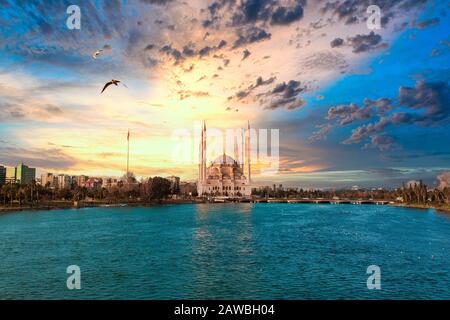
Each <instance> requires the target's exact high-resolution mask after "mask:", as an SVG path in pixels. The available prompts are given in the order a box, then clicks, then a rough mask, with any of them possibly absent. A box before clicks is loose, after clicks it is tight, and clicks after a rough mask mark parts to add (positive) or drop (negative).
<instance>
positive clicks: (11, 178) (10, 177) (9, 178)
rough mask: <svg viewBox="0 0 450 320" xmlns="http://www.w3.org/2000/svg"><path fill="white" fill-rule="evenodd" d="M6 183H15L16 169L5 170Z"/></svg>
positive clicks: (8, 168)
mask: <svg viewBox="0 0 450 320" xmlns="http://www.w3.org/2000/svg"><path fill="white" fill-rule="evenodd" d="M5 180H6V181H5V182H6V183H16V168H15V167H7V168H6V179H5Z"/></svg>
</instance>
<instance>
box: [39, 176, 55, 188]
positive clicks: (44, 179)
mask: <svg viewBox="0 0 450 320" xmlns="http://www.w3.org/2000/svg"><path fill="white" fill-rule="evenodd" d="M41 185H42V186H44V187H49V188H56V187H57V186H58V176H56V175H54V174H53V173H51V172H47V173H44V174H42V175H41Z"/></svg>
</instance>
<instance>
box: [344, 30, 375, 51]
mask: <svg viewBox="0 0 450 320" xmlns="http://www.w3.org/2000/svg"><path fill="white" fill-rule="evenodd" d="M381 40H382V38H381V36H380V35H379V34H375V33H374V32H373V31H372V32H370V33H369V34H358V35H356V36H354V37H350V38H348V42H349V43H350V45H351V46H352V47H353V52H354V53H361V52H366V51H371V50H374V49H377V48H379V47H380V44H381Z"/></svg>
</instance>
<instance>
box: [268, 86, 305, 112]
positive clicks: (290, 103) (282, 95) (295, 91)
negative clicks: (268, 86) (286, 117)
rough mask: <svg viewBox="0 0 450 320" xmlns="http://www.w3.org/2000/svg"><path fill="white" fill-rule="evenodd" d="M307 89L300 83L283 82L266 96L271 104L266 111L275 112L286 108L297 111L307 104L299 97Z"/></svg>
mask: <svg viewBox="0 0 450 320" xmlns="http://www.w3.org/2000/svg"><path fill="white" fill-rule="evenodd" d="M305 89H306V88H305V87H304V86H302V85H301V83H300V81H295V80H290V81H289V82H287V83H286V82H282V83H279V84H278V85H276V86H275V88H274V89H272V91H270V92H269V93H267V94H266V96H268V97H269V98H268V99H269V100H270V101H269V103H268V104H267V105H266V107H265V108H266V109H270V110H274V109H278V108H282V107H284V108H286V109H288V110H293V109H297V108H299V107H301V106H303V105H304V104H305V102H304V101H303V100H302V99H300V98H298V97H297V96H298V95H299V94H300V93H301V92H303V91H305ZM260 103H261V104H265V103H266V100H264V99H263V100H261V101H260Z"/></svg>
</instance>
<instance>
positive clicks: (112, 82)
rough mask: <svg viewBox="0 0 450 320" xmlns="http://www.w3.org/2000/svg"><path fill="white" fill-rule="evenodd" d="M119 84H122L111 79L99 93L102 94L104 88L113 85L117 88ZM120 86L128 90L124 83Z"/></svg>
mask: <svg viewBox="0 0 450 320" xmlns="http://www.w3.org/2000/svg"><path fill="white" fill-rule="evenodd" d="M119 83H122V82H120V80H115V79H112V80H111V81H110V82H108V83H106V84H105V86H104V87H103V90H102V92H101V93H103V92H104V91H105V90H106V88H108V87H109V86H110V85H112V84H113V85H115V86H118V85H119ZM122 84H123V86H124V87H125V88H128V87H127V86H126V85H125V84H124V83H122Z"/></svg>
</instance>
